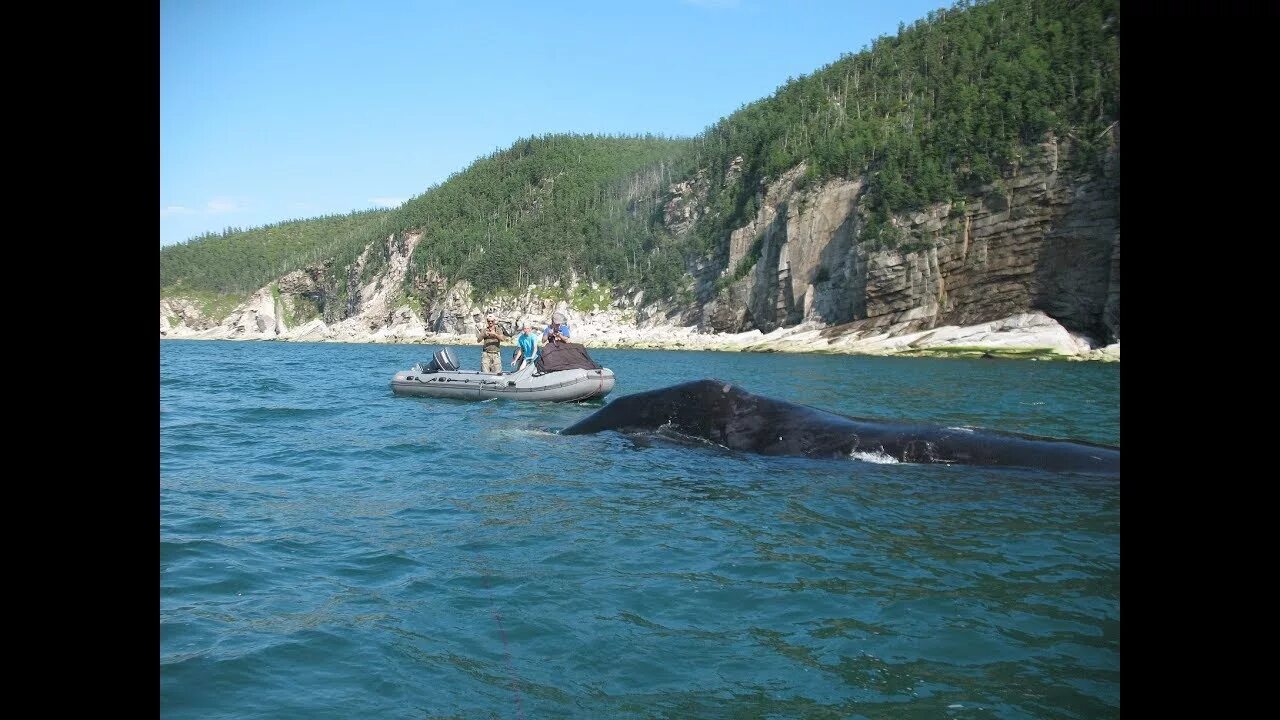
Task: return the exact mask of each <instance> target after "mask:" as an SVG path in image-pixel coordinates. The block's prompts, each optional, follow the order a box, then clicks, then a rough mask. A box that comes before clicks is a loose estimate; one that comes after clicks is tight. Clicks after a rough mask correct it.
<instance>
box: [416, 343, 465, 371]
mask: <svg viewBox="0 0 1280 720" xmlns="http://www.w3.org/2000/svg"><path fill="white" fill-rule="evenodd" d="M422 369H423V370H424V371H425V372H429V373H434V372H440V371H441V370H446V371H453V370H457V369H458V356H457V355H454V354H453V350H451V349H449V348H440V349H439V350H437V351H436V352H435V354H434V355H432V356H431V362H429V363H427V364H426V365H423V366H422Z"/></svg>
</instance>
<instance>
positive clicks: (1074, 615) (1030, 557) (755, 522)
mask: <svg viewBox="0 0 1280 720" xmlns="http://www.w3.org/2000/svg"><path fill="white" fill-rule="evenodd" d="M433 349H434V348H433V347H431V346H420V345H419V346H406V345H344V344H295V343H252V342H210V341H162V342H161V343H160V349H159V353H160V379H159V382H160V458H159V461H160V715H161V717H163V718H166V719H168V720H179V719H181V718H202V719H212V718H306V719H309V720H311V719H318V718H344V719H345V718H1090V719H1092V718H1112V717H1118V716H1119V714H1120V482H1119V481H1117V480H1115V479H1100V478H1094V477H1087V476H1076V475H1060V474H1054V473H1048V472H1044V471H1034V470H1025V471H1023V470H1009V469H1000V470H997V469H991V468H982V467H969V466H931V465H908V464H880V463H875V462H866V461H862V460H857V459H849V460H821V461H819V460H809V459H804V458H779V457H762V456H756V455H749V454H743V453H737V452H733V451H729V450H726V449H723V448H718V447H715V446H682V445H674V444H671V443H667V442H661V441H646V440H645V439H644V438H630V437H626V436H622V435H619V434H616V433H611V432H606V433H601V434H598V435H587V436H560V435H557V434H556V431H557V430H559V429H561V428H564V427H567V426H568V425H570V424H572V423H574V422H576V421H577V420H580V419H582V418H584V417H586V416H587V415H589V414H590V413H591V412H593V411H594V410H595V409H597V408H598V407H600V406H601V403H599V402H597V403H595V404H594V405H592V404H581V405H572V404H571V405H551V404H540V403H527V402H526V403H521V402H513V401H506V400H490V401H486V402H475V403H468V402H461V401H450V400H433V399H417V398H400V397H395V396H393V395H392V394H391V391H390V388H389V384H388V383H389V381H390V378H391V376H392V375H393V374H394V373H395V372H396V371H397V370H401V369H405V368H408V367H409V366H410V365H412V364H413V362H415V361H418V360H426V359H428V358H429V357H430V353H431V351H432V350H433ZM455 351H456V352H457V353H458V355H459V357H460V359H461V360H462V363H463V365H464V367H468V368H478V367H479V361H480V352H479V348H478V346H470V347H458V348H455ZM509 354H510V353H509V350H508V351H507V352H505V353H504V357H509ZM591 354H592V357H594V358H595V359H596V360H597V361H598V362H600V363H601V364H602V365H604V366H606V367H609V368H611V369H613V370H614V372H615V373H617V376H618V384H617V387H616V388H615V389H614V392H613V395H611V398H612V397H619V396H622V395H626V394H628V393H633V392H639V391H643V390H650V389H654V388H658V387H663V386H666V385H672V384H676V383H680V382H685V381H688V380H696V379H701V378H707V377H711V378H718V379H722V380H726V381H731V382H734V383H737V384H739V385H741V386H742V387H743V388H744V389H745V390H748V391H750V392H754V393H757V394H762V395H768V396H771V397H776V398H781V399H785V400H789V401H792V402H797V403H803V404H807V405H812V406H815V407H820V408H824V409H826V410H831V411H834V412H837V413H843V414H847V415H855V416H861V417H873V418H884V419H900V420H918V421H925V422H933V423H940V424H946V425H971V426H982V427H989V428H995V429H1000V430H1010V431H1018V432H1025V433H1033V434H1037V435H1047V436H1054V437H1066V438H1073V439H1080V440H1089V441H1094V442H1102V443H1107V444H1112V445H1119V444H1120V367H1119V364H1096V363H1065V362H1031V361H1009V360H989V359H988V360H963V359H927V358H874V357H840V356H825V355H792V354H749V353H712V352H660V351H629V350H593V351H591Z"/></svg>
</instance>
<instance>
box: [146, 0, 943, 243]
mask: <svg viewBox="0 0 1280 720" xmlns="http://www.w3.org/2000/svg"><path fill="white" fill-rule="evenodd" d="M949 4H950V2H948V1H946V0H896V1H893V2H889V1H884V2H873V1H871V0H789V1H784V0H632V1H631V2H621V1H619V2H615V1H613V0H595V1H592V2H571V1H569V0H525V1H524V2H506V1H499V0H469V1H465V2H449V1H446V0H418V1H417V2H410V1H408V0H405V1H395V0H366V1H359V0H349V1H340V0H301V1H295V0H161V3H160V78H159V79H160V244H161V246H164V245H168V244H172V243H175V242H182V241H184V240H188V239H190V238H193V237H196V236H198V235H200V234H202V233H205V232H210V231H213V232H218V231H221V230H223V229H224V228H227V227H239V228H245V229H247V228H250V227H258V226H261V225H266V224H271V223H276V222H281V221H285V220H293V219H301V218H309V217H316V216H320V215H329V214H334V213H348V212H351V211H352V210H365V209H369V208H374V207H395V206H396V205H399V204H400V203H402V202H404V201H405V200H408V199H409V198H411V197H414V196H417V195H420V194H422V193H423V192H425V191H426V190H427V189H428V188H430V187H431V186H432V185H436V184H439V183H442V182H444V181H445V180H447V179H448V177H449V176H450V175H452V174H454V173H457V172H461V171H463V170H465V169H466V168H467V167H468V166H469V165H470V164H471V163H472V162H474V161H475V160H476V159H477V158H480V157H484V156H486V155H489V154H491V153H493V152H494V151H496V150H503V149H506V148H508V147H510V146H511V145H512V144H513V143H514V142H515V141H517V140H518V139H520V138H524V137H530V136H533V135H544V134H548V133H563V132H574V133H595V134H607V135H633V134H643V133H653V134H657V135H666V136H669V137H693V136H695V135H697V134H699V133H701V132H702V131H703V130H705V129H706V128H707V127H709V126H711V125H713V124H715V123H716V122H717V121H719V120H720V119H721V118H723V117H725V116H727V115H730V114H732V113H733V112H734V111H735V110H737V109H738V108H740V107H742V106H743V105H745V104H747V103H750V102H754V101H755V100H759V99H761V98H765V97H768V96H769V95H772V94H773V93H774V91H776V90H777V88H778V87H779V86H780V85H783V84H785V83H786V82H787V80H788V79H789V78H793V77H798V76H800V75H808V74H810V73H812V72H814V71H815V70H818V69H819V68H821V67H822V66H824V65H827V64H829V63H831V62H834V61H835V60H838V59H839V58H840V56H841V54H843V53H856V52H858V51H860V50H862V49H863V48H864V47H866V46H868V45H869V44H870V42H871V40H872V39H873V38H875V37H877V36H880V35H890V34H894V33H896V32H897V28H898V23H899V22H905V23H907V24H910V23H911V22H912V21H914V20H916V19H918V18H922V17H924V16H925V15H926V14H927V13H928V11H929V10H932V9H935V8H939V7H945V6H947V5H949Z"/></svg>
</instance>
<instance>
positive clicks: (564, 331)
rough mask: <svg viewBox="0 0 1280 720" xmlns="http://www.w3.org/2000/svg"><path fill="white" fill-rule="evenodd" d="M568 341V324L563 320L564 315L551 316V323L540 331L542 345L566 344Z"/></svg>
mask: <svg viewBox="0 0 1280 720" xmlns="http://www.w3.org/2000/svg"><path fill="white" fill-rule="evenodd" d="M568 340H569V323H568V322H567V321H566V320H565V317H564V313H556V314H555V315H552V316H551V322H549V323H547V327H546V329H545V330H543V331H542V344H543V345H544V346H545V345H546V344H547V343H550V342H568Z"/></svg>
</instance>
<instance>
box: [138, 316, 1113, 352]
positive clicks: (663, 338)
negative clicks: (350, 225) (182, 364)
mask: <svg viewBox="0 0 1280 720" xmlns="http://www.w3.org/2000/svg"><path fill="white" fill-rule="evenodd" d="M567 314H568V316H569V322H570V326H571V327H572V329H573V338H574V340H576V341H578V342H582V343H583V344H585V345H586V346H587V347H588V348H618V349H638V350H699V351H715V352H784V353H823V354H834V355H882V356H884V355H897V356H927V357H989V358H1019V359H1034V360H1076V361H1081V360H1084V361H1101V362H1118V361H1119V360H1120V344H1119V343H1114V344H1112V345H1107V346H1098V345H1097V344H1096V343H1095V342H1094V341H1093V340H1092V339H1090V338H1088V337H1085V336H1083V335H1080V334H1078V333H1073V332H1071V331H1069V330H1067V329H1066V328H1065V327H1063V326H1062V325H1061V324H1060V323H1058V322H1057V321H1056V320H1054V319H1052V318H1050V317H1048V316H1047V315H1045V314H1044V313H1042V312H1038V311H1035V312H1030V313H1022V314H1018V315H1013V316H1010V317H1007V318H1004V319H1002V320H996V321H992V322H986V323H980V324H976V325H969V326H964V327H960V326H944V327H935V328H932V329H928V330H922V331H914V332H911V331H907V330H908V327H909V326H908V325H907V324H906V323H903V324H902V326H901V327H894V326H889V327H883V328H874V329H859V328H857V327H856V325H857V324H856V323H851V324H850V325H849V326H823V325H819V324H813V323H807V324H801V325H797V326H794V327H788V328H778V329H775V330H773V331H771V332H768V333H762V332H760V331H759V330H752V331H750V332H743V333H716V332H706V331H703V330H701V329H699V328H698V327H697V326H689V327H680V326H673V325H663V324H649V323H642V324H639V325H637V324H635V323H634V320H631V318H629V317H626V316H624V315H623V314H621V313H618V312H616V311H605V312H594V313H581V314H580V313H574V312H572V311H569V312H568V313H567ZM260 317H261V316H259V315H258V314H257V313H256V312H254V311H253V310H252V309H249V310H248V311H247V312H241V313H237V314H236V315H234V316H232V317H229V318H227V320H225V321H224V322H223V323H222V324H220V325H217V326H214V327H209V328H205V329H193V328H189V327H187V326H186V325H185V324H184V323H180V324H178V325H177V326H174V325H172V324H170V323H168V322H167V318H166V315H165V312H164V310H163V309H162V314H161V328H160V337H161V338H162V339H191V340H260V341H261V340H276V341H284V342H343V343H389V344H415V345H459V344H461V345H467V344H472V343H473V342H474V337H475V336H474V334H473V333H467V332H463V333H436V332H429V331H428V330H427V328H426V327H425V326H424V324H423V323H422V321H421V320H420V319H419V318H418V317H417V316H416V315H415V314H414V313H412V312H410V311H409V310H408V309H407V308H406V309H402V310H400V311H397V312H396V313H395V314H394V316H393V318H392V322H390V323H387V324H385V325H382V326H380V327H369V326H368V324H365V323H361V322H358V321H356V320H355V319H354V318H352V319H348V320H344V321H342V322H339V323H335V324H334V325H332V326H330V325H326V324H325V323H324V322H323V321H322V320H320V319H315V320H312V321H310V322H308V323H305V324H303V325H299V326H298V327H295V328H287V327H284V326H283V323H281V322H280V321H279V320H278V318H276V317H270V318H269V321H268V318H267V317H261V319H262V320H263V321H262V322H259V319H260ZM526 320H527V321H529V322H532V323H533V324H534V325H535V326H540V324H541V320H543V318H541V317H540V316H532V315H529V314H526V315H524V316H522V317H502V321H503V323H504V324H505V325H507V327H508V329H512V328H514V327H515V326H516V325H517V324H522V323H523V322H525V321H526ZM851 326H853V327H851Z"/></svg>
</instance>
